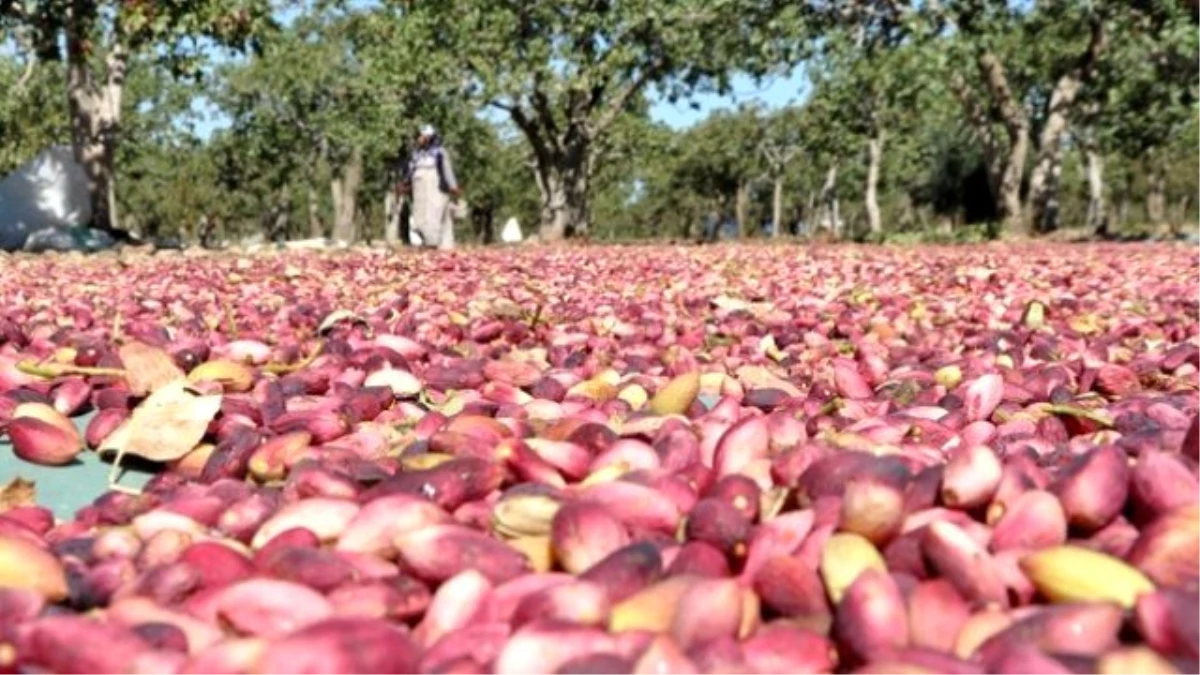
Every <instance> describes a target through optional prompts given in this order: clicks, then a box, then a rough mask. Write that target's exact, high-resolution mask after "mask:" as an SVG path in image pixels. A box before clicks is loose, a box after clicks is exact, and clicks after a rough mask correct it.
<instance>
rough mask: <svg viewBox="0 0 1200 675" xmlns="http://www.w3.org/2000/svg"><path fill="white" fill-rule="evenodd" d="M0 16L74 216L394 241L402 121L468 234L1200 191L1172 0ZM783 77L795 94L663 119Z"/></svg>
mask: <svg viewBox="0 0 1200 675" xmlns="http://www.w3.org/2000/svg"><path fill="white" fill-rule="evenodd" d="M0 31H2V33H0V35H2V36H3V40H4V49H3V50H0V90H2V91H4V92H6V93H5V94H4V96H0V172H7V171H9V170H11V169H13V168H15V167H17V166H19V165H20V164H21V163H23V162H25V161H28V160H29V159H31V158H32V157H34V156H35V155H36V154H38V153H39V152H40V151H41V150H43V149H44V148H46V147H47V146H50V145H53V144H67V145H70V146H72V147H73V148H74V150H75V156H76V158H77V160H78V161H79V162H80V163H81V165H83V166H84V168H85V170H86V173H87V175H88V178H89V187H90V191H91V201H92V206H93V212H94V218H93V220H94V221H95V224H96V225H97V226H100V227H110V228H123V229H127V230H131V231H133V232H135V233H136V234H138V235H143V236H151V235H152V236H174V237H180V238H183V239H186V240H190V241H203V242H204V243H206V244H211V243H214V242H216V241H219V240H222V239H225V240H235V239H238V238H243V237H249V236H261V237H263V238H266V239H274V240H279V239H287V238H300V237H311V236H329V237H333V238H336V239H341V240H376V239H388V240H389V241H395V240H397V239H400V238H402V235H401V229H402V221H403V218H402V215H403V209H402V206H403V205H402V203H400V202H399V201H398V200H397V199H396V197H395V195H394V194H393V191H392V187H393V185H394V184H395V181H396V180H397V168H398V166H399V162H400V161H401V160H402V159H403V158H404V157H405V156H406V154H407V153H408V152H409V150H410V147H409V146H410V144H411V140H412V138H413V135H414V131H415V129H416V128H417V126H418V125H420V124H422V123H431V124H434V125H435V126H436V127H437V128H438V130H439V132H440V135H441V136H442V138H443V140H444V141H445V143H446V145H447V147H448V149H449V151H450V152H451V154H452V156H453V157H454V160H455V166H456V168H457V169H458V173H459V174H460V176H459V177H460V179H461V182H462V184H463V187H464V190H465V200H466V203H467V205H468V207H469V208H468V213H469V216H468V218H466V219H465V220H463V221H462V222H461V227H462V228H463V229H464V232H463V236H468V237H476V238H478V240H479V241H484V242H491V241H494V240H495V238H496V233H497V228H498V226H499V223H500V222H502V221H503V220H505V219H507V218H509V217H517V218H518V219H519V220H520V222H521V223H522V225H523V226H524V228H525V230H526V231H527V232H530V231H533V232H536V233H537V234H538V235H539V236H540V237H541V238H543V239H550V240H552V239H558V238H561V237H573V236H589V237H605V238H608V237H612V238H625V237H643V236H654V237H679V236H699V235H700V234H701V233H702V232H703V223H704V221H705V219H706V218H711V217H715V218H718V219H720V220H725V219H731V220H733V221H735V222H736V223H737V224H738V228H737V229H738V232H739V233H740V234H741V236H778V235H788V234H795V233H802V234H807V235H810V236H811V235H819V236H828V237H835V238H857V239H863V238H869V239H875V240H881V239H894V238H902V237H907V236H922V237H940V238H964V237H973V236H982V235H987V236H995V235H997V234H1000V233H1012V234H1020V235H1033V236H1040V235H1043V234H1046V233H1049V232H1051V231H1054V230H1056V229H1060V228H1063V227H1069V228H1078V227H1086V228H1088V230H1094V231H1096V232H1098V233H1100V234H1103V235H1106V236H1113V235H1120V234H1136V233H1146V232H1157V233H1166V232H1168V231H1170V230H1172V229H1178V228H1179V227H1181V226H1182V225H1184V224H1185V223H1188V222H1194V220H1195V214H1196V203H1195V194H1196V189H1197V177H1196V176H1197V173H1198V171H1197V153H1196V143H1197V136H1198V134H1200V130H1198V122H1197V112H1198V108H1197V101H1198V95H1200V91H1198V75H1200V72H1198V69H1197V64H1196V60H1195V54H1196V52H1197V50H1198V49H1200V39H1198V19H1197V11H1196V7H1195V6H1194V4H1190V3H1187V2H1182V1H1181V0H1147V1H1145V2H1136V3H1130V2H1123V1H1120V0H1090V1H1088V0H1038V1H1037V2H1033V3H1029V2H1016V1H1015V0H1014V1H1005V0H940V1H939V2H916V1H915V0H911V1H910V0H846V1H839V2H825V1H814V2H803V3H797V2H781V1H776V0H687V1H683V2H665V1H663V0H635V1H632V2H611V1H610V2H596V1H594V0H568V1H565V2H521V1H518V0H497V1H495V2H481V1H479V0H444V1H442V2H430V3H421V2H411V1H403V0H384V1H379V2H371V3H359V2H338V1H332V0H290V1H288V2H278V3H272V2H268V0H206V1H205V2H189V3H178V2H158V1H156V0H122V1H120V2H117V1H112V2H108V1H105V2H99V3H97V2H83V1H82V0H70V1H68V2H50V1H49V0H26V1H22V2H17V1H15V0H4V1H0ZM783 73H799V74H801V75H802V77H801V78H800V79H801V80H802V81H803V85H802V86H801V87H799V88H798V89H797V91H795V92H794V101H793V102H792V103H789V104H787V105H783V106H779V105H776V106H773V107H769V106H764V105H759V104H754V103H752V102H751V103H742V104H738V105H731V106H729V107H727V108H726V109H718V110H715V111H713V112H712V113H711V114H710V115H709V116H708V117H707V118H705V119H703V120H701V121H700V122H698V123H696V124H695V125H693V126H690V127H683V128H679V127H672V126H669V125H666V124H664V123H663V122H662V121H661V120H660V119H658V118H657V117H656V114H655V111H656V105H657V104H659V103H661V102H664V101H667V102H687V101H689V100H690V99H691V97H693V96H695V95H697V94H699V93H724V92H728V91H729V90H730V89H731V83H732V82H734V81H735V80H737V79H738V78H749V79H750V80H751V81H755V80H756V78H762V77H769V76H778V75H779V74H783ZM212 117H215V119H209V118H212ZM118 215H120V217H118ZM764 223H765V224H766V225H767V226H766V227H759V225H760V224H764ZM822 233H824V234H822Z"/></svg>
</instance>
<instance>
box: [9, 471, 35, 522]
mask: <svg viewBox="0 0 1200 675" xmlns="http://www.w3.org/2000/svg"><path fill="white" fill-rule="evenodd" d="M36 502H37V487H36V484H35V483H34V482H33V481H31V480H25V479H24V478H21V477H20V476H17V477H16V478H14V479H12V480H10V481H8V482H7V483H5V484H4V485H3V486H0V513H3V512H5V511H7V510H9V509H15V508H16V507H18V506H33V505H34V504H35V503H36Z"/></svg>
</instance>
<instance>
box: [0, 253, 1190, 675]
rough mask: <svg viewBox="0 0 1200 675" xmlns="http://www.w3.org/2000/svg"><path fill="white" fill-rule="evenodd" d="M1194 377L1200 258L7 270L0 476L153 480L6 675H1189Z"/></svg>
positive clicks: (5, 519)
mask: <svg viewBox="0 0 1200 675" xmlns="http://www.w3.org/2000/svg"><path fill="white" fill-rule="evenodd" d="M1198 367H1200V265H1198V262H1197V257H1196V251H1195V249H1194V247H1190V246H1182V245H1170V244H1084V245H1069V244H1061V243H1019V244H1017V243H995V244H987V245H974V246H953V247H951V246H947V247H935V246H913V247H875V246H853V245H841V246H833V245H830V246H824V245H822V246H816V245H814V246H795V245H745V244H738V245H729V244H720V245H711V246H666V245H642V246H559V247H536V246H527V247H515V248H484V249H469V250H463V251H456V252H447V253H441V252H437V253H433V252H419V251H412V250H400V251H388V250H382V249H367V248H353V249H347V250H340V251H285V252H275V251H263V252H258V253H254V254H235V253H233V252H211V253H210V252H169V251H164V252H159V253H155V254H146V253H144V252H136V251H128V250H126V251H122V252H119V253H117V252H114V253H105V254H100V255H94V256H81V255H41V256H29V255H7V256H4V257H3V265H2V267H0V428H3V429H4V430H5V431H6V432H7V438H6V439H5V440H6V441H8V442H10V443H11V445H5V446H0V452H3V453H5V456H4V457H2V458H0V469H3V472H4V473H3V474H0V475H5V480H8V479H10V478H19V477H22V476H25V477H29V476H30V475H32V474H33V472H34V471H35V469H34V467H35V466H36V471H37V472H39V473H38V475H39V476H41V475H47V472H53V471H63V472H69V471H72V470H78V469H77V467H80V466H96V465H98V464H99V463H98V462H96V459H97V457H96V456H95V455H93V454H92V453H95V452H96V450H97V449H98V448H99V449H103V450H105V451H106V452H105V453H104V454H105V458H106V459H111V455H112V454H114V453H115V452H116V451H120V452H122V453H124V455H125V458H124V459H123V460H122V463H126V462H130V463H137V464H138V467H139V469H140V470H141V471H143V472H146V471H148V472H150V473H152V474H154V475H153V477H152V478H150V480H149V481H148V482H145V481H144V480H138V481H136V482H135V483H126V482H123V483H122V484H123V485H124V486H125V487H123V488H122V489H121V490H119V491H112V492H105V485H106V477H105V476H103V475H101V474H97V473H95V472H91V473H88V474H87V477H86V478H85V477H83V473H80V474H78V475H79V476H81V477H80V478H79V479H78V480H79V485H78V486H77V487H78V492H79V494H80V495H85V496H86V499H81V500H80V501H81V503H80V504H78V505H77V506H78V507H79V508H78V510H74V509H69V510H68V511H66V512H65V513H64V512H63V511H62V510H61V509H59V508H56V509H55V511H56V512H52V511H51V510H50V509H47V508H45V506H48V504H47V503H46V502H45V500H43V499H41V498H40V496H39V495H38V494H37V486H36V485H35V486H33V487H32V489H31V488H30V486H29V485H27V484H24V483H21V482H12V483H9V484H8V485H7V486H6V487H4V486H3V485H2V482H0V487H3V491H2V492H0V616H3V617H5V620H4V621H0V669H5V668H14V667H15V668H16V669H17V670H18V671H20V670H30V669H35V670H40V671H44V672H67V671H70V672H84V670H81V669H86V672H109V671H115V672H132V671H137V672H180V671H183V670H187V671H188V672H298V671H301V670H304V671H307V672H367V671H370V672H414V671H415V669H418V668H419V669H420V671H421V672H466V671H467V669H470V672H505V673H516V672H545V673H555V672H582V670H581V669H584V668H588V669H596V668H603V669H604V671H605V672H635V671H636V672H649V671H654V672H732V671H736V670H739V669H740V670H743V671H749V672H834V671H836V672H849V671H853V670H856V669H859V670H862V671H864V672H866V671H873V672H896V671H899V670H901V669H912V668H924V669H929V670H932V671H935V672H998V671H1003V672H1012V669H1013V668H1020V669H1022V671H1025V672H1027V671H1029V670H1031V669H1033V668H1039V669H1044V668H1052V667H1053V668H1060V669H1063V670H1064V671H1065V669H1066V668H1067V667H1068V665H1070V666H1071V667H1073V668H1082V669H1083V670H1086V671H1094V672H1109V673H1116V672H1164V671H1166V672H1194V671H1195V669H1196V668H1197V665H1198V664H1197V659H1198V658H1200V628H1198V623H1200V622H1198V620H1197V600H1198V596H1197V588H1198V578H1200V568H1198V565H1200V527H1198V522H1197V521H1198V518H1200V514H1198V512H1197V501H1198V499H1200V486H1198V482H1197V453H1198V447H1197V446H1198V444H1200V441H1198V439H1197V434H1198V430H1197V419H1198V417H1197V413H1198V410H1200V393H1198V385H1197V375H1198V370H1197V369H1198ZM81 419H86V420H87V421H86V422H85V423H78V424H79V426H80V427H81V428H82V431H80V430H79V429H77V428H75V426H73V425H72V423H71V420H81ZM10 447H11V448H12V450H11V454H10V450H9V448H10ZM54 467H61V468H54ZM73 467H75V468H74V469H73ZM105 469H107V467H105ZM130 485H136V486H137V487H136V488H133V489H131V488H130V487H129V486H130ZM93 498H94V501H92V500H93ZM83 502H89V503H86V504H85V503H83ZM39 504H40V505H39ZM72 511H73V512H72ZM56 516H57V517H56ZM1031 636H1033V637H1032V638H1031Z"/></svg>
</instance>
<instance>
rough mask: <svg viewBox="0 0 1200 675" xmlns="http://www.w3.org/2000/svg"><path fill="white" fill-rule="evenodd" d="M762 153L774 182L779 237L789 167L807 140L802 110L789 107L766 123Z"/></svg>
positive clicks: (774, 224) (773, 203)
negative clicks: (805, 138)
mask: <svg viewBox="0 0 1200 675" xmlns="http://www.w3.org/2000/svg"><path fill="white" fill-rule="evenodd" d="M765 125H766V126H765V129H764V130H763V135H762V141H761V142H760V144H759V152H760V153H762V158H763V160H764V162H765V164H766V170H767V176H768V177H769V178H770V179H771V236H772V237H778V236H779V228H780V227H781V226H782V224H783V191H784V183H785V182H786V181H787V174H788V167H789V166H790V165H791V163H792V160H793V159H794V158H795V157H796V156H797V155H798V154H799V153H800V150H801V148H802V144H803V143H804V138H803V136H802V134H801V131H802V129H803V125H802V121H801V119H800V108H798V107H795V106H788V107H786V108H783V109H782V110H779V111H776V112H775V113H774V114H772V115H771V116H770V117H768V118H767V120H766V122H765Z"/></svg>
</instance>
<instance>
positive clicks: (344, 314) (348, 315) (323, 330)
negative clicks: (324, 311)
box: [317, 309, 367, 335]
mask: <svg viewBox="0 0 1200 675" xmlns="http://www.w3.org/2000/svg"><path fill="white" fill-rule="evenodd" d="M343 321H349V322H351V323H360V324H363V325H366V323H367V322H366V321H365V320H364V319H363V318H362V317H360V316H358V315H357V314H355V313H354V312H351V311H349V310H345V309H337V310H334V311H332V312H330V313H329V315H328V316H326V317H325V319H324V320H322V321H321V325H319V326H317V335H325V334H327V333H328V332H329V331H331V330H333V327H334V326H336V325H337V324H339V323H341V322H343Z"/></svg>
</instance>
